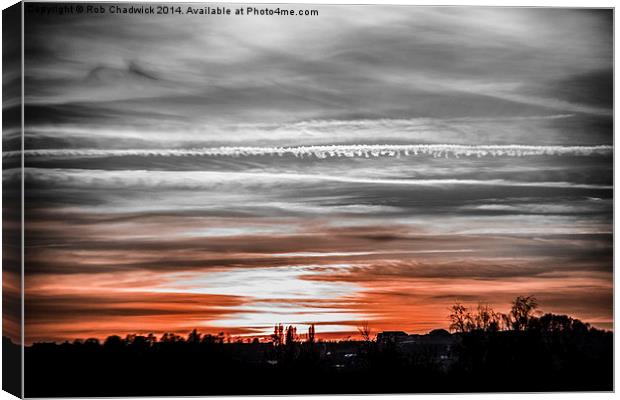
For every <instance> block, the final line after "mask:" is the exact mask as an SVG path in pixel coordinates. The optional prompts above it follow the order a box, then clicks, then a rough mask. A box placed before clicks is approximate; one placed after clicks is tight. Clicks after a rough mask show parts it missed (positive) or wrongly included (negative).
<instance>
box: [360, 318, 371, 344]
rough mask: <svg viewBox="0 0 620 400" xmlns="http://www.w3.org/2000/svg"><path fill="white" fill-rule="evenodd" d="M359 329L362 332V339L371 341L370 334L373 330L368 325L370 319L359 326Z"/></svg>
mask: <svg viewBox="0 0 620 400" xmlns="http://www.w3.org/2000/svg"><path fill="white" fill-rule="evenodd" d="M357 331H358V332H359V333H360V336H361V337H362V340H363V341H364V342H370V340H371V339H370V335H371V334H372V330H371V329H370V327H369V326H368V321H364V322H362V326H358V327H357Z"/></svg>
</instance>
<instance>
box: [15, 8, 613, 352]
mask: <svg viewBox="0 0 620 400" xmlns="http://www.w3.org/2000/svg"><path fill="white" fill-rule="evenodd" d="M300 7H302V6H299V5H295V6H293V8H300ZM304 7H310V8H312V9H316V10H318V11H319V15H318V16H306V17H299V16H296V17H278V16H188V15H183V16H181V15H175V16H152V17H144V16H118V15H116V16H115V15H109V14H106V15H94V14H93V15H88V14H85V15H80V16H75V15H67V16H61V17H59V16H53V17H49V16H35V15H27V17H26V25H25V35H26V36H25V78H24V79H25V104H26V106H25V120H26V122H25V146H26V151H25V165H26V169H25V171H24V174H25V185H26V194H25V198H26V203H25V208H26V216H25V219H26V225H25V235H26V248H25V290H26V304H25V319H26V325H25V337H26V342H27V343H31V342H33V341H41V340H57V341H60V340H66V339H73V338H86V337H99V338H105V337H106V336H108V335H111V334H121V335H122V334H127V333H148V332H155V333H163V332H165V331H173V332H178V333H185V332H188V331H189V330H191V329H193V328H197V329H198V330H199V331H202V332H207V333H218V332H226V333H228V334H230V335H233V336H234V335H264V334H269V333H270V332H271V331H272V330H273V326H274V324H276V323H283V324H287V325H288V324H295V325H297V326H298V328H299V329H300V330H302V331H303V330H304V329H305V328H304V327H306V326H308V325H309V324H316V326H317V328H316V330H317V334H318V335H319V336H321V335H324V337H341V338H344V337H348V336H354V335H355V334H356V331H357V327H359V326H361V325H363V324H364V322H365V321H367V322H368V325H369V326H370V328H371V329H372V330H373V331H374V332H375V333H376V332H380V331H382V330H404V331H407V332H411V333H413V332H418V333H424V332H427V331H429V330H431V329H434V328H447V327H448V325H449V322H448V320H447V315H448V307H449V306H450V305H451V304H453V303H454V302H456V301H460V302H463V303H465V304H467V305H469V306H472V307H475V306H476V305H477V304H478V303H484V304H490V305H491V306H493V307H495V308H496V309H497V310H498V311H502V312H505V311H507V310H508V308H509V303H510V301H511V300H512V299H513V298H514V297H516V296H518V295H534V296H536V297H537V299H538V300H539V303H540V306H541V309H542V310H544V311H547V312H554V313H565V314H570V315H572V316H574V317H577V318H580V319H582V320H584V321H587V322H590V323H592V324H594V325H595V326H598V327H600V328H605V329H611V327H612V318H613V317H612V296H613V292H612V290H613V280H612V268H613V264H612V250H613V245H612V230H613V226H612V207H613V206H612V200H613V197H612V196H613V190H612V189H613V188H612V185H613V183H612V176H613V169H612V168H613V164H612V145H613V136H612V123H613V108H612V106H613V104H612V99H613V97H612V82H613V73H612V66H613V51H612V12H611V11H610V10H565V9H545V8H536V9H528V8H464V7H461V8H458V7H455V8H452V7H436V8H432V7H407V6H325V5H320V6H319V5H316V6H314V5H313V6H304ZM4 107H5V110H7V109H10V108H11V107H12V105H11V104H4ZM5 140H8V141H9V142H10V141H11V140H14V141H18V140H19V130H18V129H14V130H13V131H12V133H11V132H9V136H8V137H5ZM5 148H7V147H6V145H5ZM4 157H5V158H7V159H11V157H16V153H14V152H11V151H5V153H4ZM17 178H18V175H16V173H15V171H14V170H10V169H9V170H6V169H5V171H4V174H3V180H4V181H5V182H11V181H12V180H14V179H17Z"/></svg>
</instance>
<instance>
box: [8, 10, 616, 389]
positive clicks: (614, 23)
mask: <svg viewBox="0 0 620 400" xmlns="http://www.w3.org/2000/svg"><path fill="white" fill-rule="evenodd" d="M89 2H92V3H96V1H89ZM119 2H120V1H119ZM123 2H128V1H123ZM137 2H149V3H164V2H165V3H171V2H174V3H185V2H188V1H187V0H185V1H184V0H162V1H134V3H137ZM201 2H202V3H215V4H223V3H238V4H261V3H264V4H268V3H290V4H352V5H355V4H378V5H418V6H422V5H423V6H508V7H564V8H579V7H588V8H593V7H603V8H613V7H614V6H615V4H614V2H613V1H610V0H590V1H577V0H572V1H567V0H564V1H558V0H528V1H515V0H504V1H474V0H451V1H432V0H425V1H415V0H389V1H368V0H335V1H329V0H306V1H303V0H279V1H278V0H272V1H265V0H251V1H243V0H227V1H214V0H204V1H201ZM15 3H16V2H15V1H12V0H0V6H1V8H2V9H4V8H7V7H9V6H11V5H13V4H15ZM614 14H615V13H614ZM1 25H2V23H1V20H0V28H1ZM614 26H615V15H614ZM22 29H23V25H22ZM22 36H23V35H22ZM0 38H1V34H0ZM617 39H618V33H617V30H615V31H614V54H617V50H618V40H617ZM0 42H1V40H0ZM0 46H1V44H0ZM22 52H23V43H22ZM22 62H23V54H22ZM22 68H23V65H22ZM617 70H618V65H617V64H616V63H615V57H614V77H615V76H616V72H617ZM1 72H2V67H1V65H0V73H1ZM22 72H23V69H22ZM1 86H2V85H0V95H1V93H2V89H1ZM618 90H619V89H618V87H617V85H615V82H614V104H615V99H616V98H617V94H618ZM22 95H23V73H22ZM22 107H23V99H22ZM22 116H23V113H22ZM614 117H615V113H614ZM22 124H23V121H22ZM617 137H618V136H617V129H616V124H614V143H615V142H616V139H617ZM22 146H23V137H22ZM0 151H1V141H0ZM22 166H23V159H22ZM616 167H617V165H616V157H615V150H614V171H616ZM619 182H620V178H619V177H618V175H616V174H615V173H614V187H616V186H617V185H618V183H619ZM22 185H23V182H22ZM1 191H2V189H1V188H0V194H1ZM22 195H23V187H22ZM1 205H2V200H1V196H0V206H1ZM615 205H616V201H615V190H614V226H616V222H617V218H618V216H617V214H616V213H615ZM22 206H23V202H22ZM22 218H23V210H22ZM22 228H23V221H22ZM1 239H2V232H1V230H0V241H1ZM22 240H23V237H22ZM619 243H620V240H619V239H618V237H617V235H614V249H615V248H617V246H618V244H619ZM0 255H1V249H0ZM22 257H23V255H22ZM0 259H1V258H0ZM22 261H23V258H22ZM615 261H616V257H615V251H614V271H615V265H616V262H615ZM0 279H1V278H0ZM617 283H618V282H617V276H616V274H614V327H615V321H616V317H617V315H618V314H617V311H618V310H619V309H620V307H619V300H618V297H617V296H615V288H616V287H617ZM22 285H23V279H22ZM22 290H23V286H22ZM1 304H2V303H1V298H0V309H1ZM22 307H23V298H22ZM22 312H23V309H22ZM22 323H23V321H22ZM22 334H23V326H22ZM617 344H618V343H617V336H616V335H614V359H617V355H618V346H617ZM0 349H1V345H0ZM614 366H615V365H614ZM1 371H2V366H1V365H0V383H1V379H2V378H1V377H2V374H1ZM618 376H619V374H618V369H617V368H615V369H614V378H615V383H617V382H618ZM22 383H23V380H22ZM282 397H287V398H294V399H304V398H309V397H310V396H245V397H239V396H228V397H221V398H222V399H230V400H248V399H261V400H275V399H281V398H282ZM320 397H321V398H322V399H329V400H332V399H338V398H346V399H347V400H348V399H350V400H361V399H368V398H369V397H370V396H363V395H354V396H346V397H342V396H320ZM371 398H373V399H380V400H386V399H404V398H410V399H416V400H430V399H433V400H437V399H455V400H458V399H471V398H482V399H495V398H500V399H506V400H514V399H522V398H527V399H552V400H560V399H561V400H574V399H582V398H587V399H592V400H599V399H611V398H615V394H614V393H579V392H573V393H550V394H547V393H545V394H541V393H534V394H525V393H519V394H495V393H490V394H486V393H485V394H466V395H463V394H458V395H457V394H454V395H450V394H442V395H434V394H424V395H376V396H372V397H371ZM9 399H15V397H13V396H11V395H10V394H8V393H6V392H1V391H0V400H9ZM143 399H156V398H154V397H153V398H148V397H143ZM166 399H172V400H176V399H179V400H180V399H187V397H167V398H166Z"/></svg>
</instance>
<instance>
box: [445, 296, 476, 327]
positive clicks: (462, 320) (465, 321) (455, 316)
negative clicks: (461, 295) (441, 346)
mask: <svg viewBox="0 0 620 400" xmlns="http://www.w3.org/2000/svg"><path fill="white" fill-rule="evenodd" d="M449 310H450V315H449V316H448V318H449V319H450V330H451V331H453V332H460V333H464V332H469V331H470V330H471V328H472V326H473V322H472V317H471V314H470V313H469V311H468V310H467V307H465V306H464V305H463V304H461V303H458V302H457V303H455V304H453V305H452V306H451V307H450V308H449Z"/></svg>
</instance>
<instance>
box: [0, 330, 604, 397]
mask: <svg viewBox="0 0 620 400" xmlns="http://www.w3.org/2000/svg"><path fill="white" fill-rule="evenodd" d="M551 322H552V323H549V324H547V325H545V326H537V327H534V328H531V329H529V328H528V329H527V330H520V331H515V330H507V331H486V330H481V329H474V330H470V331H467V332H461V333H457V334H450V333H448V332H447V331H445V330H436V331H433V332H431V333H430V334H428V335H406V334H404V333H399V332H393V333H382V334H380V335H379V336H378V337H377V340H367V341H344V342H320V341H319V342H315V341H313V340H306V341H304V342H302V341H298V340H295V339H294V338H287V340H282V341H279V340H274V341H273V342H270V343H259V342H258V341H255V342H253V343H227V342H226V341H225V340H223V338H221V337H214V336H210V335H206V336H200V335H199V334H197V333H196V332H193V333H191V334H190V335H189V337H187V338H181V337H179V336H174V335H164V337H162V338H161V339H160V340H155V338H154V337H152V336H130V337H127V338H126V339H121V338H119V337H117V336H113V337H110V338H108V339H107V340H106V341H105V342H104V343H103V344H100V343H99V342H98V341H96V340H92V339H91V340H86V341H76V342H74V343H64V344H54V343H37V344H34V345H32V346H29V347H27V348H26V350H25V364H26V368H25V391H26V393H25V394H26V396H28V397H53V396H80V397H86V396H133V395H142V396H154V395H160V396H161V395H242V394H321V393H331V394H338V393H399V392H400V393H416V392H472V391H474V392H484V391H511V392H512V391H573V390H578V391H611V390H613V351H612V346H613V335H612V333H611V332H605V331H600V330H597V329H594V328H590V327H588V326H586V325H583V324H581V325H576V324H571V323H570V321H569V323H568V324H564V325H562V324H558V323H557V321H556V322H553V321H551ZM4 345H5V346H14V345H12V344H10V343H9V342H8V339H5V343H4ZM5 351H6V347H5Z"/></svg>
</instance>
